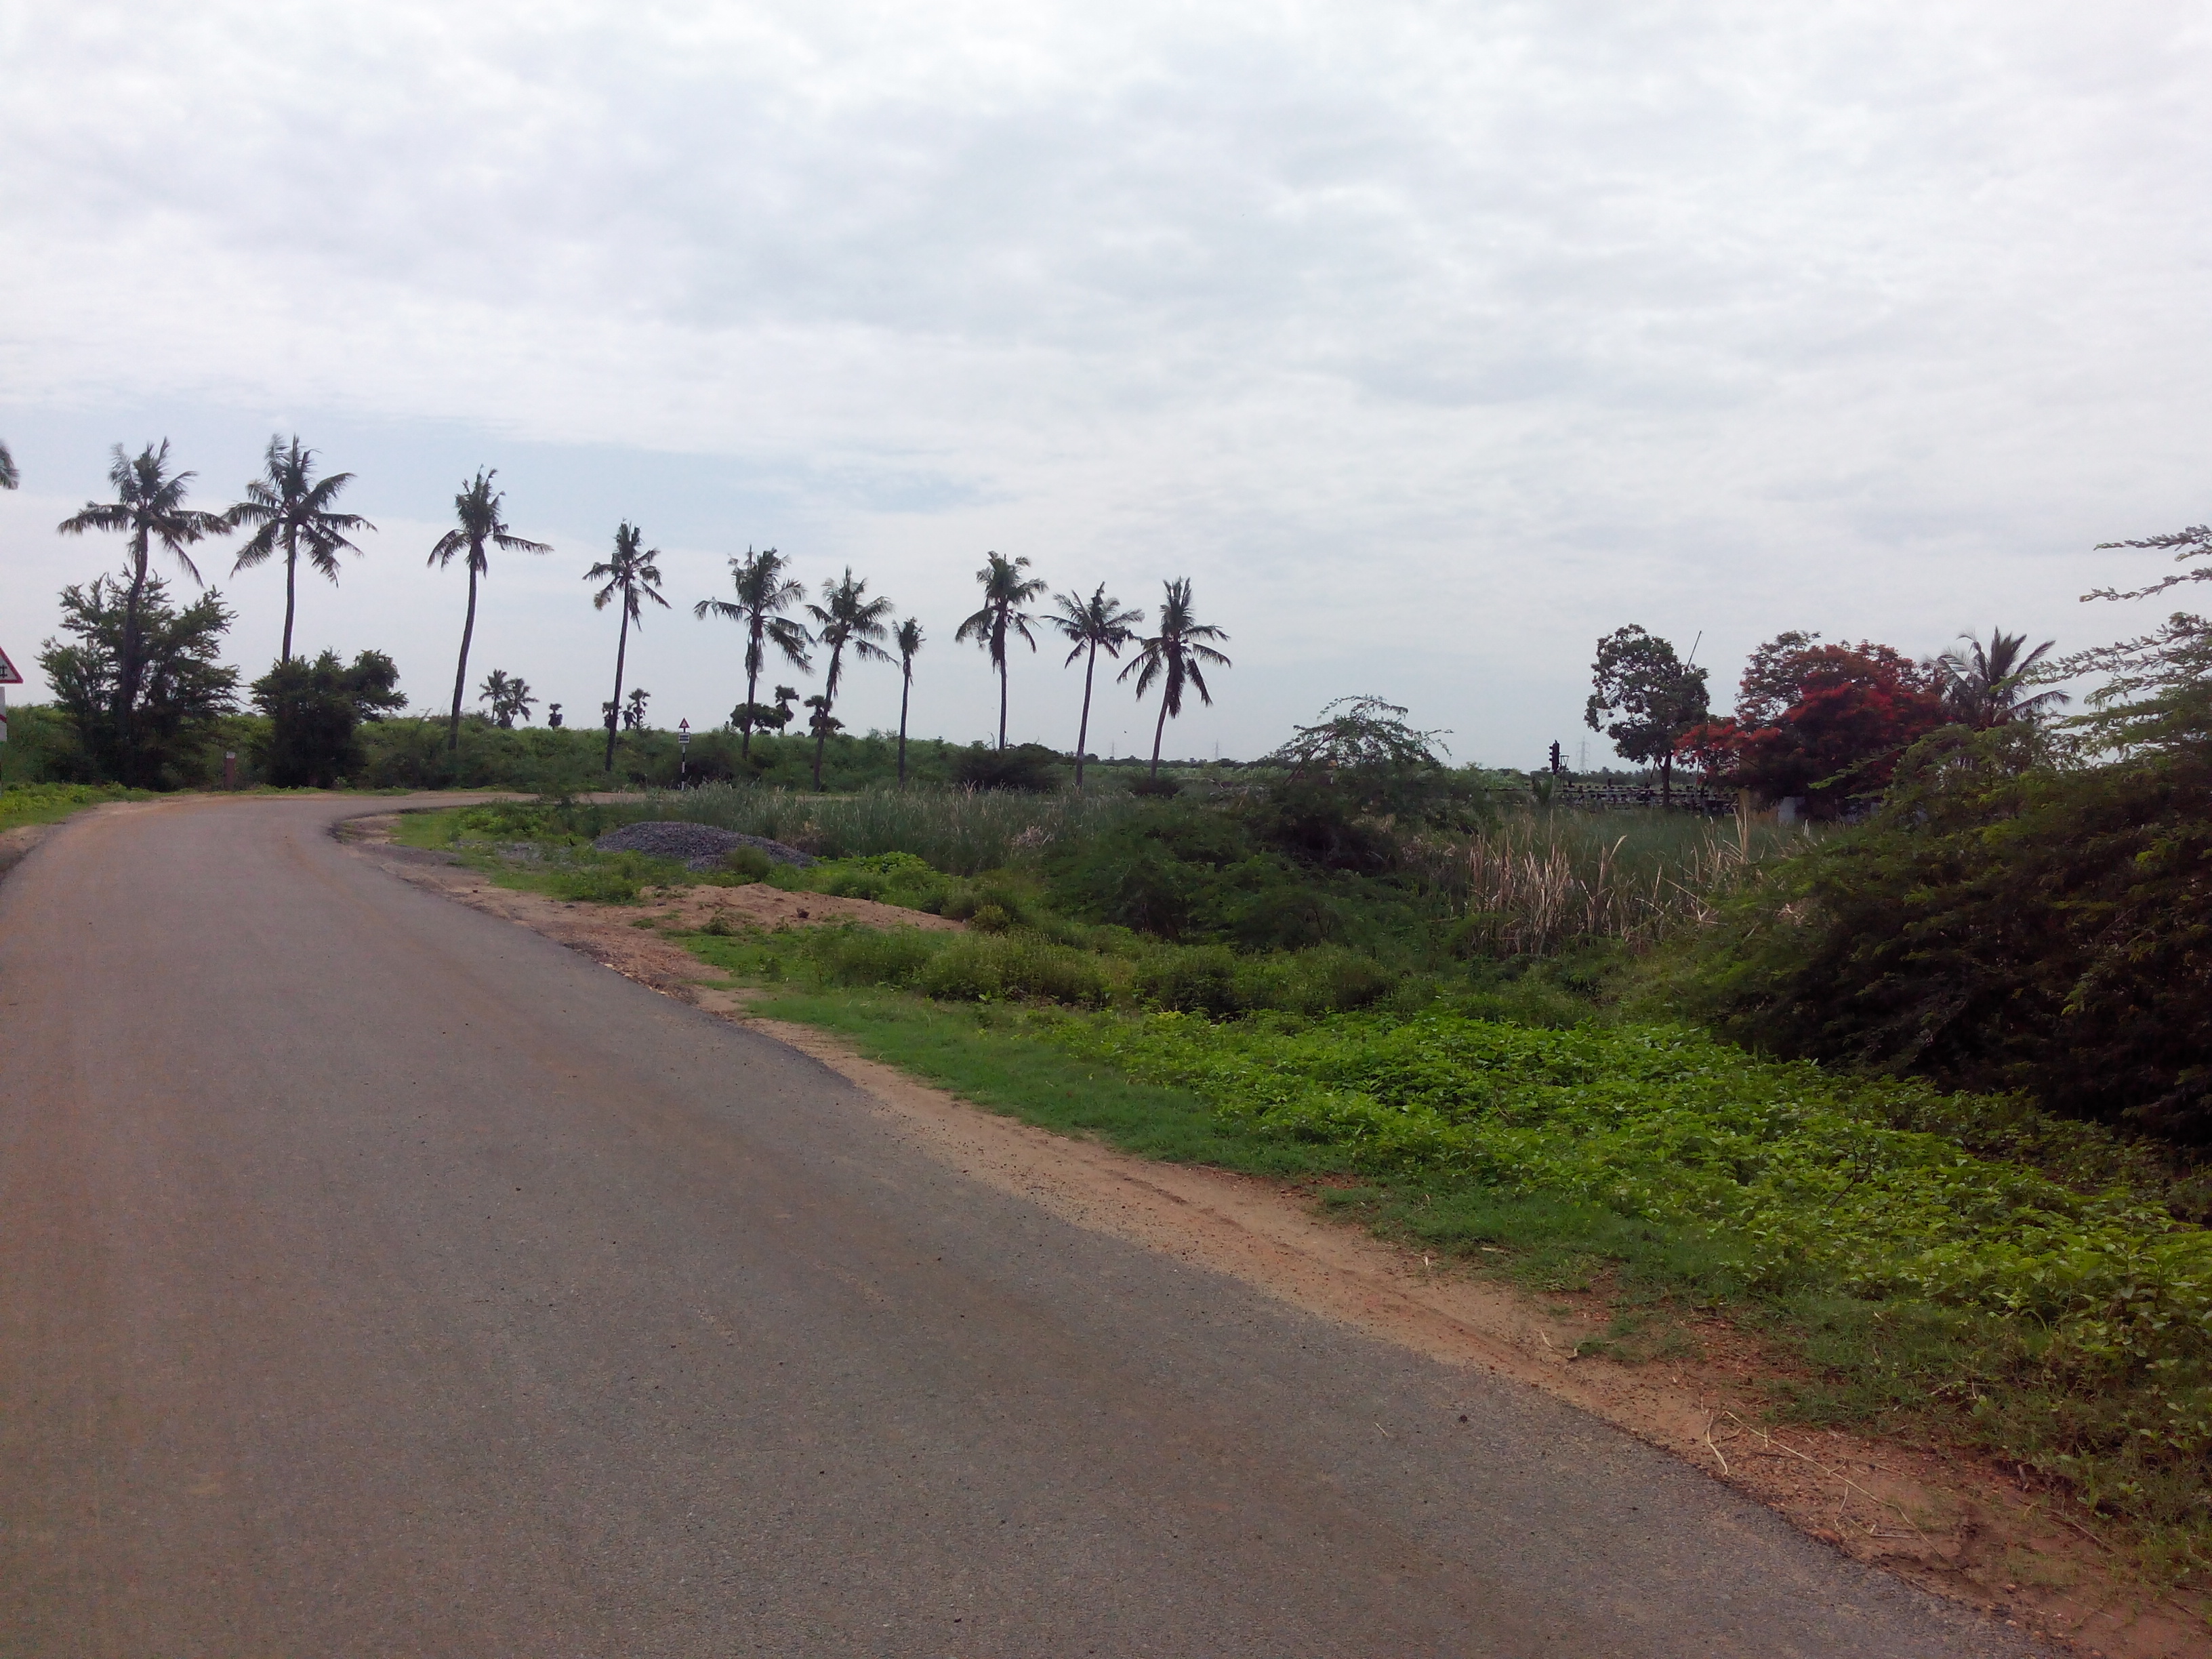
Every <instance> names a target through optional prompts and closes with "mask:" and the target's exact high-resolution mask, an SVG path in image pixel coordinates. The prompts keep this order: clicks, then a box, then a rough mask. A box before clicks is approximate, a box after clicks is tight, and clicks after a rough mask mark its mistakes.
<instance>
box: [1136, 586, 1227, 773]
mask: <svg viewBox="0 0 2212 1659" xmlns="http://www.w3.org/2000/svg"><path fill="white" fill-rule="evenodd" d="M1228 638H1229V635H1226V634H1225V633H1223V632H1222V631H1221V630H1220V629H1218V628H1216V627H1214V626H1213V624H1212V623H1201V622H1200V621H1198V620H1197V618H1196V617H1194V616H1193V615H1192V614H1191V608H1190V578H1189V577H1188V576H1179V577H1177V578H1176V580H1173V581H1171V582H1169V583H1168V584H1167V597H1166V599H1164V601H1162V603H1161V605H1160V631H1159V632H1158V633H1157V634H1155V635H1152V637H1151V638H1149V639H1146V640H1140V641H1138V648H1137V654H1136V656H1135V657H1133V659H1131V660H1130V662H1129V665H1128V666H1127V667H1126V668H1124V669H1123V670H1122V671H1121V672H1120V673H1119V674H1117V675H1115V679H1116V680H1126V679H1127V678H1129V676H1130V675H1132V674H1134V675H1135V676H1136V677H1137V700H1138V701H1139V702H1143V701H1144V696H1145V689H1146V687H1147V686H1149V685H1151V684H1152V682H1153V681H1154V680H1159V681H1161V682H1162V684H1161V687H1160V718H1159V720H1158V723H1157V724H1156V725H1154V726H1153V727H1152V770H1151V771H1150V772H1149V773H1148V774H1146V775H1147V776H1149V777H1154V778H1157V777H1158V776H1159V775H1160V740H1161V738H1164V736H1165V735H1166V734H1167V729H1168V720H1170V717H1172V716H1176V715H1180V714H1182V694H1183V688H1184V687H1185V686H1186V685H1191V686H1195V687H1197V688H1198V696H1199V701H1200V702H1203V703H1205V704H1206V706H1207V707H1208V708H1212V706H1213V693H1212V692H1211V691H1209V690H1206V673H1205V668H1206V665H1207V664H1208V663H1211V664H1212V665H1213V666H1215V667H1216V668H1227V667H1230V666H1231V663H1230V660H1229V659H1228V658H1226V657H1225V656H1223V655H1222V654H1221V653H1219V652H1218V651H1216V650H1215V649H1214V648H1213V647H1212V643H1211V641H1215V640H1220V641H1226V640H1227V639H1228Z"/></svg>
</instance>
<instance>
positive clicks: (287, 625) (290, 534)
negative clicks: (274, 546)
mask: <svg viewBox="0 0 2212 1659" xmlns="http://www.w3.org/2000/svg"><path fill="white" fill-rule="evenodd" d="M299 567H300V532H299V531H298V529H297V528H296V527H295V528H293V529H289V530H287V531H286V532H284V653H283V655H282V656H280V657H278V658H277V659H276V660H277V661H278V662H289V661H291V660H292V606H293V603H294V586H293V579H294V577H295V576H296V575H297V574H298V573H299Z"/></svg>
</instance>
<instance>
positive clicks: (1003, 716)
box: [999, 651, 1006, 755]
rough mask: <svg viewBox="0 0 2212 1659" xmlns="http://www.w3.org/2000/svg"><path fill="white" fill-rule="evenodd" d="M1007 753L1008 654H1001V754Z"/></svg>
mask: <svg viewBox="0 0 2212 1659" xmlns="http://www.w3.org/2000/svg"><path fill="white" fill-rule="evenodd" d="M999 752H1000V754H1002V755H1003V754H1004V753H1006V653H1005V652H1003V651H1001V652H1000V653H999Z"/></svg>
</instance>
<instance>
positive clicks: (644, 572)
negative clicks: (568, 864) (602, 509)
mask: <svg viewBox="0 0 2212 1659" xmlns="http://www.w3.org/2000/svg"><path fill="white" fill-rule="evenodd" d="M644 539H645V532H643V531H641V530H640V529H639V528H638V527H637V526H635V525H634V524H632V523H631V522H630V521H629V520H628V519H624V520H623V521H622V526H621V528H619V529H618V530H617V531H616V532H615V556H614V557H613V558H611V559H609V560H607V561H605V562H604V563H601V564H595V565H593V566H592V568H590V569H589V570H587V571H586V572H585V573H584V580H586V581H587V582H605V584H606V586H604V587H602V588H600V589H599V592H596V593H594V594H592V610H594V611H604V610H605V609H606V608H607V601H608V600H610V599H613V598H614V597H615V595H616V594H617V593H619V594H621V595H622V631H621V632H620V633H619V634H617V635H616V636H615V695H614V701H613V702H610V703H609V704H608V705H607V707H608V708H612V709H619V708H621V707H622V683H623V659H624V658H625V657H626V656H627V655H628V654H629V625H630V624H631V623H637V624H638V626H639V627H641V628H642V627H643V626H644V625H645V617H644V614H643V606H644V604H645V601H646V600H647V599H651V600H652V601H653V603H654V604H655V605H659V607H660V608H661V609H662V610H664V611H665V610H666V609H667V608H668V601H667V600H665V599H662V598H661V597H660V567H659V565H658V564H656V563H654V562H653V561H654V560H656V559H658V558H659V556H660V550H659V548H657V547H647V548H641V547H640V545H639V544H640V543H641V542H642V541H644ZM615 724H616V719H615V716H614V715H612V714H610V715H608V716H607V763H606V769H607V770H608V771H610V772H611V771H613V770H614V769H615Z"/></svg>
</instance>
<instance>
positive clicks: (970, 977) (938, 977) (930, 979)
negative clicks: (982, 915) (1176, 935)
mask: <svg viewBox="0 0 2212 1659" xmlns="http://www.w3.org/2000/svg"><path fill="white" fill-rule="evenodd" d="M915 983H916V986H917V988H919V989H921V991H923V992H926V993H927V994H929V995H931V996H933V997H942V998H944V999H945V1000H948V1001H956V1002H959V1001H964V1002H976V1001H999V1000H1005V999H1008V998H1020V999H1026V1000H1036V1001H1043V1002H1060V1003H1066V1004H1068V1005H1069V1006H1075V1007H1083V1006H1093V1007H1096V1006H1103V1005H1104V1004H1105V1003H1106V1001H1107V1000H1109V995H1110V987H1109V982H1108V980H1107V977H1106V975H1105V972H1104V971H1103V967H1102V964H1101V963H1100V962H1099V960H1098V958H1097V957H1093V956H1090V955H1087V954H1085V952H1083V951H1073V950H1070V949H1068V948H1067V947H1066V945H1053V944H1050V943H1048V942H1047V941H1046V940H1044V939H1039V938H1037V937H1036V935H1034V934H1030V933H1004V934H998V935H991V934H978V933H966V934H963V935H961V936H960V937H958V938H957V939H954V940H953V941H952V943H951V944H950V945H946V946H945V948H944V949H943V950H941V951H938V952H937V954H936V955H935V956H934V957H933V958H932V959H931V961H930V963H929V964H928V966H927V967H926V968H924V969H922V970H921V975H920V976H919V978H918V979H917V981H915Z"/></svg>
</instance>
